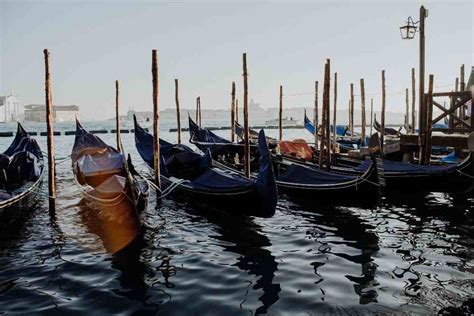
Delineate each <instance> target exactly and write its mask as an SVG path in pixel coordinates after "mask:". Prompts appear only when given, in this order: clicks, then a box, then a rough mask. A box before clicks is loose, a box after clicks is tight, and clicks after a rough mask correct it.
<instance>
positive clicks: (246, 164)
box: [242, 53, 250, 178]
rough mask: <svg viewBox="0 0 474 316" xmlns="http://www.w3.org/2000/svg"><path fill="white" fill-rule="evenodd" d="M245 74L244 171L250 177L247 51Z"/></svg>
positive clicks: (245, 54) (244, 61)
mask: <svg viewBox="0 0 474 316" xmlns="http://www.w3.org/2000/svg"><path fill="white" fill-rule="evenodd" d="M242 61H243V70H244V73H243V76H244V171H245V176H246V177H247V178H250V148H249V109H248V106H249V105H248V81H247V79H248V78H247V77H248V73H247V53H243V55H242Z"/></svg>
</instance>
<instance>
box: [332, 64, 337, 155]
mask: <svg viewBox="0 0 474 316" xmlns="http://www.w3.org/2000/svg"><path fill="white" fill-rule="evenodd" d="M336 111H337V72H335V73H334V105H333V114H332V115H333V117H332V128H333V130H332V152H333V153H334V154H335V153H336V147H337V142H336V140H337V133H336V124H337V115H336Z"/></svg>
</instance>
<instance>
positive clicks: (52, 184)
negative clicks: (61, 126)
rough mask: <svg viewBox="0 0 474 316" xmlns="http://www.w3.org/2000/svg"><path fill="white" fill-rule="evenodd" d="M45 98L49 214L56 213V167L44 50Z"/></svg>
mask: <svg viewBox="0 0 474 316" xmlns="http://www.w3.org/2000/svg"><path fill="white" fill-rule="evenodd" d="M43 53H44V66H45V87H44V88H45V89H44V90H45V98H46V128H47V131H48V139H47V146H48V195H49V212H50V213H54V212H55V211H56V168H55V167H56V166H55V160H54V135H53V97H52V93H51V73H50V69H49V51H48V50H47V49H45V50H44V51H43Z"/></svg>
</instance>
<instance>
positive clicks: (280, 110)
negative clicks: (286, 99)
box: [278, 86, 283, 142]
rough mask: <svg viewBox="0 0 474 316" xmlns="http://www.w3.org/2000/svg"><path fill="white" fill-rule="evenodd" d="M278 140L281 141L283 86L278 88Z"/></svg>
mask: <svg viewBox="0 0 474 316" xmlns="http://www.w3.org/2000/svg"><path fill="white" fill-rule="evenodd" d="M278 140H279V141H280V142H281V141H282V140H283V86H280V105H279V109H278Z"/></svg>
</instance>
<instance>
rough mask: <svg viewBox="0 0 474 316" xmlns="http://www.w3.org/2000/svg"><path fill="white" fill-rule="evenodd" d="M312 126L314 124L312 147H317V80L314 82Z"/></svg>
mask: <svg viewBox="0 0 474 316" xmlns="http://www.w3.org/2000/svg"><path fill="white" fill-rule="evenodd" d="M313 126H314V148H318V138H319V136H318V127H319V113H318V82H317V81H315V82H314V113H313Z"/></svg>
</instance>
